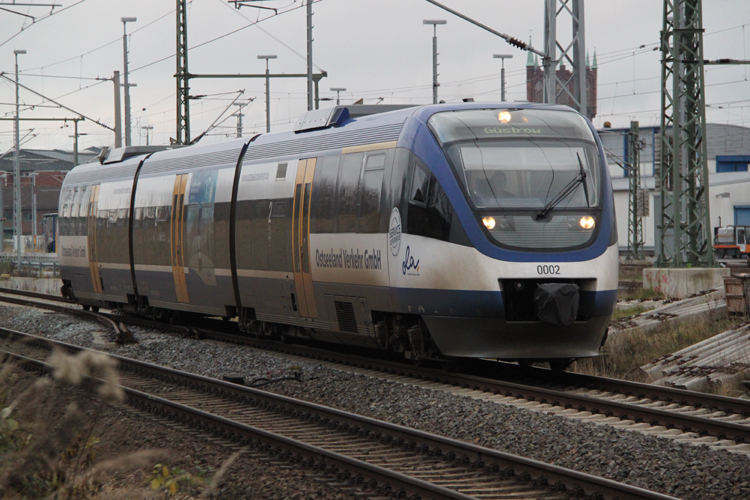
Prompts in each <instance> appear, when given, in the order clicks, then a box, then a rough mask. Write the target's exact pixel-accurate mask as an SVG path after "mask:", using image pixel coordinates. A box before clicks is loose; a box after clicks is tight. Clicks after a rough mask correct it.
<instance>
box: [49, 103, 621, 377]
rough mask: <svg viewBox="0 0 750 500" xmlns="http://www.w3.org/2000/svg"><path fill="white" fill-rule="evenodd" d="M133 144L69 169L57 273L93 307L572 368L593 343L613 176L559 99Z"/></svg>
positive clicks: (406, 351)
mask: <svg viewBox="0 0 750 500" xmlns="http://www.w3.org/2000/svg"><path fill="white" fill-rule="evenodd" d="M392 108H399V109H392ZM388 109H391V110H390V111H389V110H388ZM383 111H385V112H383ZM368 113H371V114H368ZM128 151H129V150H128V149H127V148H125V149H119V150H114V151H112V152H111V153H110V154H109V156H108V157H107V158H106V159H103V160H102V162H101V164H84V165H80V166H78V167H76V168H74V169H73V170H72V171H71V172H70V173H69V174H68V176H67V177H66V178H65V182H64V185H63V191H62V193H61V197H60V206H59V220H58V225H59V228H58V232H59V238H58V253H59V259H60V269H61V278H62V281H63V287H62V291H63V294H64V295H65V296H66V297H68V298H70V299H71V300H74V301H76V302H78V303H80V304H81V305H83V306H84V307H85V308H89V307H94V308H98V307H107V308H115V309H123V310H130V311H137V312H139V313H143V314H149V315H154V316H170V315H178V314H182V315H184V314H185V313H190V314H198V315H205V316H222V317H224V318H236V321H238V323H239V326H240V328H241V329H242V330H243V331H246V332H249V333H253V334H257V335H263V336H265V335H270V336H276V337H283V338H287V339H291V338H293V337H301V338H305V339H311V340H314V341H321V342H329V343H331V342H332V343H338V344H346V345H356V346H365V347H371V348H375V349H381V350H388V351H394V352H397V353H403V355H404V356H406V357H407V358H412V359H446V358H477V357H482V358H496V359H504V360H516V361H519V362H521V363H528V362H531V361H549V362H550V364H551V365H553V367H558V368H563V367H565V366H567V364H568V363H569V362H570V361H571V360H572V359H576V358H581V357H590V356H596V355H597V354H598V351H599V348H600V347H601V345H602V344H603V343H604V340H605V337H606V332H607V326H608V322H609V318H610V316H611V314H612V311H613V308H614V304H615V299H616V293H617V279H618V247H617V231H616V225H615V214H614V206H613V197H612V187H611V181H610V178H609V173H608V170H607V167H606V160H605V156H604V153H603V150H602V145H601V143H600V141H599V137H598V135H597V133H596V131H595V130H594V128H593V126H592V124H591V123H590V122H589V121H588V120H587V119H586V118H584V117H582V116H581V115H580V114H578V113H576V112H575V111H573V110H572V109H570V108H567V107H565V106H554V105H533V104H512V105H508V104H506V103H502V104H481V103H460V104H441V105H428V106H414V107H396V106H391V107H390V108H389V107H382V106H337V107H335V108H331V109H328V110H317V111H312V112H309V113H307V114H306V115H303V116H302V117H301V118H300V120H299V121H298V123H297V125H296V127H295V129H294V130H293V131H287V132H279V133H269V134H259V135H256V136H254V137H252V138H249V139H248V138H246V139H236V140H231V141H227V142H221V143H218V144H211V145H205V146H189V147H184V148H174V149H168V150H163V151H159V152H152V153H147V154H140V155H138V154H136V155H135V156H128V154H132V153H129V152H128Z"/></svg>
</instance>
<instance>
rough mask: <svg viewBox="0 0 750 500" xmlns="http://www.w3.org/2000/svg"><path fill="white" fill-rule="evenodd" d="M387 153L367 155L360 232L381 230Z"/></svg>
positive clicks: (360, 212) (361, 202)
mask: <svg viewBox="0 0 750 500" xmlns="http://www.w3.org/2000/svg"><path fill="white" fill-rule="evenodd" d="M384 168H385V153H376V154H370V155H368V156H367V163H366V165H365V173H364V175H363V176H362V189H361V190H360V193H361V196H360V208H359V217H360V219H359V232H360V233H377V232H378V231H380V194H381V191H382V189H383V172H384Z"/></svg>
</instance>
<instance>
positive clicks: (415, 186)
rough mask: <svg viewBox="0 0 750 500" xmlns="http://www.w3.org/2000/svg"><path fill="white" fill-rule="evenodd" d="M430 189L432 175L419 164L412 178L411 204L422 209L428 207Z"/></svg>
mask: <svg viewBox="0 0 750 500" xmlns="http://www.w3.org/2000/svg"><path fill="white" fill-rule="evenodd" d="M429 187H430V175H429V174H428V173H427V170H426V169H425V168H424V167H421V166H420V165H419V163H417V164H416V165H415V167H414V173H413V174H412V177H411V195H410V196H409V203H412V204H414V205H418V206H421V207H426V206H427V190H428V189H429Z"/></svg>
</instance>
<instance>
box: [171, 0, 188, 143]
mask: <svg viewBox="0 0 750 500" xmlns="http://www.w3.org/2000/svg"><path fill="white" fill-rule="evenodd" d="M175 78H176V80H177V136H176V137H175V141H174V142H175V144H190V74H189V73H188V39H187V0H177V72H176V73H175Z"/></svg>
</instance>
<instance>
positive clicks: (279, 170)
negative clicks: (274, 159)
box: [276, 163, 289, 181]
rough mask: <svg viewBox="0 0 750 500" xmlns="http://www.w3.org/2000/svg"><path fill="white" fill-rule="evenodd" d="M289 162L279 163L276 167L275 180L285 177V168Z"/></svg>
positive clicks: (281, 179)
mask: <svg viewBox="0 0 750 500" xmlns="http://www.w3.org/2000/svg"><path fill="white" fill-rule="evenodd" d="M288 165H289V164H288V163H279V166H278V167H276V180H277V181H283V180H284V179H286V168H287V166H288Z"/></svg>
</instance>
